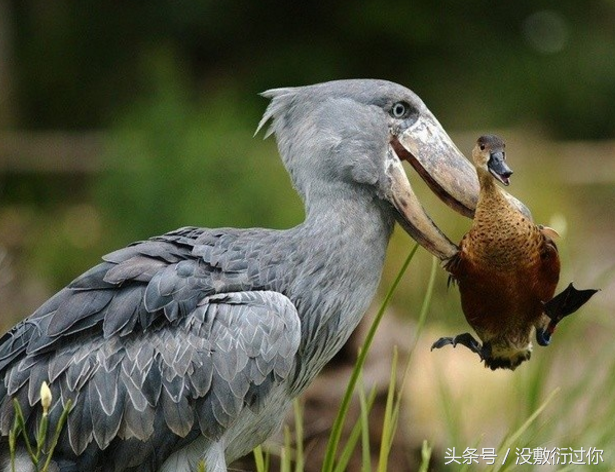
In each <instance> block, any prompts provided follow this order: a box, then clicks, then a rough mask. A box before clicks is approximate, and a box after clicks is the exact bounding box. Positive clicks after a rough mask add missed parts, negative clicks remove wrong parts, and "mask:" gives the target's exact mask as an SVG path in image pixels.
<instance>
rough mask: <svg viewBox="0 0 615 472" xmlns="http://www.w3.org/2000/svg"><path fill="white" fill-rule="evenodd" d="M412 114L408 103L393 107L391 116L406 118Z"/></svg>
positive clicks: (398, 103)
mask: <svg viewBox="0 0 615 472" xmlns="http://www.w3.org/2000/svg"><path fill="white" fill-rule="evenodd" d="M409 114H410V105H408V104H407V103H406V102H397V103H395V104H394V105H393V106H392V107H391V116H392V117H393V118H397V119H400V118H406V117H407V116H408V115H409Z"/></svg>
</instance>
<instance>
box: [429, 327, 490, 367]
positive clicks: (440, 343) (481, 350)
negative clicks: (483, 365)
mask: <svg viewBox="0 0 615 472" xmlns="http://www.w3.org/2000/svg"><path fill="white" fill-rule="evenodd" d="M449 344H451V345H452V346H453V347H456V346H457V344H461V345H462V346H465V347H467V348H468V349H469V350H470V351H472V352H475V353H476V354H478V356H479V357H480V359H481V361H482V360H485V358H487V357H489V355H490V353H489V352H488V351H489V349H488V348H487V347H486V346H483V345H481V343H480V342H478V341H477V340H476V339H475V338H474V336H472V335H471V334H470V333H463V334H458V335H457V336H455V337H454V338H451V337H444V338H440V339H438V340H437V341H436V342H435V343H433V344H432V345H431V350H432V351H433V350H434V349H440V348H441V347H444V346H447V345H449Z"/></svg>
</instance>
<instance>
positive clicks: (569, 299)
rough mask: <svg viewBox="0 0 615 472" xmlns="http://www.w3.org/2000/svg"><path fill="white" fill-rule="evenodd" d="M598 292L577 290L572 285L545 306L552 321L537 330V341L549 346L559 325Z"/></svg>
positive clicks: (546, 312)
mask: <svg viewBox="0 0 615 472" xmlns="http://www.w3.org/2000/svg"><path fill="white" fill-rule="evenodd" d="M596 292H598V290H594V289H588V290H577V289H576V288H574V286H573V285H572V284H570V285H568V287H566V289H565V290H564V291H563V292H561V293H559V294H557V295H556V296H555V297H553V298H552V299H551V300H549V301H548V302H546V303H545V304H544V311H545V314H546V315H547V316H548V317H549V318H550V319H551V321H550V322H549V324H548V325H547V327H546V328H539V329H537V330H536V341H537V342H538V344H540V345H541V346H548V345H549V343H550V342H551V336H552V335H553V332H554V331H555V327H556V326H557V324H558V323H559V322H560V321H562V320H563V319H564V318H565V317H566V316H568V315H571V314H572V313H574V312H575V311H577V310H578V309H579V308H581V307H582V306H583V305H585V303H587V301H588V300H589V299H590V298H591V297H592V296H593V295H594V294H595V293H596Z"/></svg>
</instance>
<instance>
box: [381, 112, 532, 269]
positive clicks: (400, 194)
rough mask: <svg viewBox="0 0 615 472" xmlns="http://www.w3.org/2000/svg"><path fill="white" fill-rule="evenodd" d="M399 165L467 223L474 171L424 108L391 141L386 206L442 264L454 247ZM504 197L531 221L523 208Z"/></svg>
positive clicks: (475, 183)
mask: <svg viewBox="0 0 615 472" xmlns="http://www.w3.org/2000/svg"><path fill="white" fill-rule="evenodd" d="M402 160H405V161H408V162H409V163H410V164H411V165H412V167H413V168H414V169H415V170H416V171H417V172H418V174H419V175H420V176H421V178H422V179H423V180H424V181H425V182H426V183H427V185H428V186H429V188H430V189H431V190H432V191H433V192H434V193H435V194H436V195H438V197H440V199H441V200H442V201H444V202H445V203H446V204H447V205H448V206H450V207H451V208H452V209H453V210H455V211H457V212H458V213H461V214H462V215H464V216H466V217H468V218H472V217H473V216H474V209H475V208H476V203H477V201H478V192H479V185H478V178H477V176H476V170H475V169H474V167H473V166H472V165H471V164H470V162H469V161H468V160H467V159H466V158H465V156H464V155H463V154H462V153H461V151H459V149H458V148H457V146H455V144H454V143H453V141H452V140H451V138H450V137H449V136H448V134H447V133H446V131H444V129H443V128H442V126H441V125H440V123H439V122H438V120H436V118H435V117H434V116H433V115H432V114H431V113H430V112H429V110H427V109H424V110H422V111H421V115H420V117H419V118H418V119H417V120H416V121H415V122H414V123H412V124H411V125H410V126H409V127H408V128H406V129H404V130H401V131H400V132H399V133H398V134H395V135H392V136H391V141H390V148H389V159H388V160H387V162H388V173H389V176H390V178H391V180H392V193H391V195H390V201H391V203H392V204H393V206H394V207H395V208H396V210H397V213H398V215H397V216H398V217H397V220H398V222H399V224H400V225H401V226H402V227H403V228H404V229H405V230H406V232H408V234H410V236H412V237H413V238H414V239H415V240H416V241H417V242H418V243H420V244H421V245H422V246H423V247H424V248H425V249H427V250H428V251H429V252H431V253H432V254H434V255H436V256H437V257H439V258H440V259H442V260H446V259H449V258H450V257H452V256H453V255H455V253H456V252H457V250H458V248H457V246H456V245H455V244H453V243H452V242H451V241H450V240H449V239H448V238H447V237H446V235H444V233H442V231H440V229H439V228H438V227H437V226H436V225H435V223H434V222H433V221H432V220H431V218H430V217H429V215H428V214H427V213H426V212H425V210H424V208H423V207H422V205H421V203H420V202H419V200H418V198H417V197H416V195H415V193H414V191H413V189H412V187H411V185H410V182H409V181H408V178H407V176H406V174H405V172H404V170H403V167H402V165H401V161H402ZM508 197H509V199H510V200H511V201H512V202H513V203H514V205H515V206H516V207H517V208H518V209H519V211H521V212H522V213H524V214H526V215H527V216H528V217H530V218H531V214H530V212H529V210H528V209H527V208H526V207H525V205H523V203H521V202H520V201H518V200H517V199H515V198H514V197H512V196H510V195H508Z"/></svg>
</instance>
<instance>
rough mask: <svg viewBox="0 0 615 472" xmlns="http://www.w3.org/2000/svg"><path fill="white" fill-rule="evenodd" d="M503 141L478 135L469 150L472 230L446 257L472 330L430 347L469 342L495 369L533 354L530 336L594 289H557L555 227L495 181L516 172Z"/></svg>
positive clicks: (545, 339)
mask: <svg viewBox="0 0 615 472" xmlns="http://www.w3.org/2000/svg"><path fill="white" fill-rule="evenodd" d="M505 148H506V144H505V142H504V140H503V139H502V138H500V137H499V136H497V135H484V136H481V137H480V138H478V140H477V141H476V144H475V146H474V148H473V150H472V160H473V163H474V166H475V167H476V173H477V176H478V181H479V186H480V191H479V197H478V203H477V206H476V211H475V215H474V218H473V222H472V226H471V228H470V230H469V231H468V232H467V233H466V234H465V235H464V236H463V238H462V239H461V242H460V244H459V250H458V251H457V253H456V254H455V255H454V256H453V257H451V258H450V259H449V260H448V261H446V262H445V264H444V268H445V269H446V270H447V271H448V272H449V273H450V276H449V284H450V283H451V282H452V283H454V284H456V285H457V286H458V287H459V292H460V295H461V306H462V310H463V313H464V315H465V319H466V320H467V322H468V324H469V325H470V326H471V327H472V329H473V330H474V331H475V332H476V334H477V335H478V337H479V338H480V341H479V340H477V339H476V338H475V337H474V336H473V335H472V334H471V333H462V334H459V335H457V336H454V337H442V338H440V339H438V340H437V341H436V342H435V343H434V344H433V345H432V350H434V349H439V348H442V347H444V346H447V345H452V346H453V347H455V346H456V345H457V344H460V345H463V346H466V347H467V348H468V349H470V350H471V351H472V352H475V353H477V354H478V355H479V357H480V359H481V361H482V362H484V365H485V367H487V368H490V369H492V370H496V369H510V370H515V369H516V368H517V367H518V366H519V365H520V364H521V363H523V362H525V361H527V360H529V359H530V357H531V354H532V340H531V339H532V337H533V336H535V337H536V341H537V343H538V344H539V345H541V346H547V345H549V344H550V342H551V338H552V335H553V332H554V331H555V328H556V326H557V324H558V323H559V322H560V321H561V320H562V319H563V318H564V317H566V316H568V315H570V314H572V313H574V312H575V311H577V310H578V309H579V308H580V307H581V306H583V305H584V304H585V303H586V302H587V301H588V300H589V299H590V298H591V297H592V296H593V295H594V294H595V293H596V292H597V290H593V289H588V290H577V289H576V288H575V287H574V286H573V285H572V284H569V285H568V287H567V288H566V289H565V290H563V291H562V292H561V293H560V294H558V295H557V296H554V294H555V291H556V288H557V285H558V283H559V278H560V270H561V262H560V258H559V254H558V249H557V245H556V244H555V242H554V239H555V237H556V236H557V232H556V231H555V230H554V229H552V228H549V227H547V226H542V225H538V224H535V223H534V222H533V221H532V219H531V218H530V217H529V216H528V215H527V214H524V213H522V212H520V211H519V210H518V208H517V207H515V206H514V205H513V204H511V202H510V199H509V198H507V197H506V194H505V192H504V191H503V190H502V188H501V187H500V186H499V185H498V183H499V184H502V185H504V186H508V185H509V184H510V179H511V176H512V174H513V171H512V169H511V168H510V167H509V166H508V163H507V162H506V150H505Z"/></svg>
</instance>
